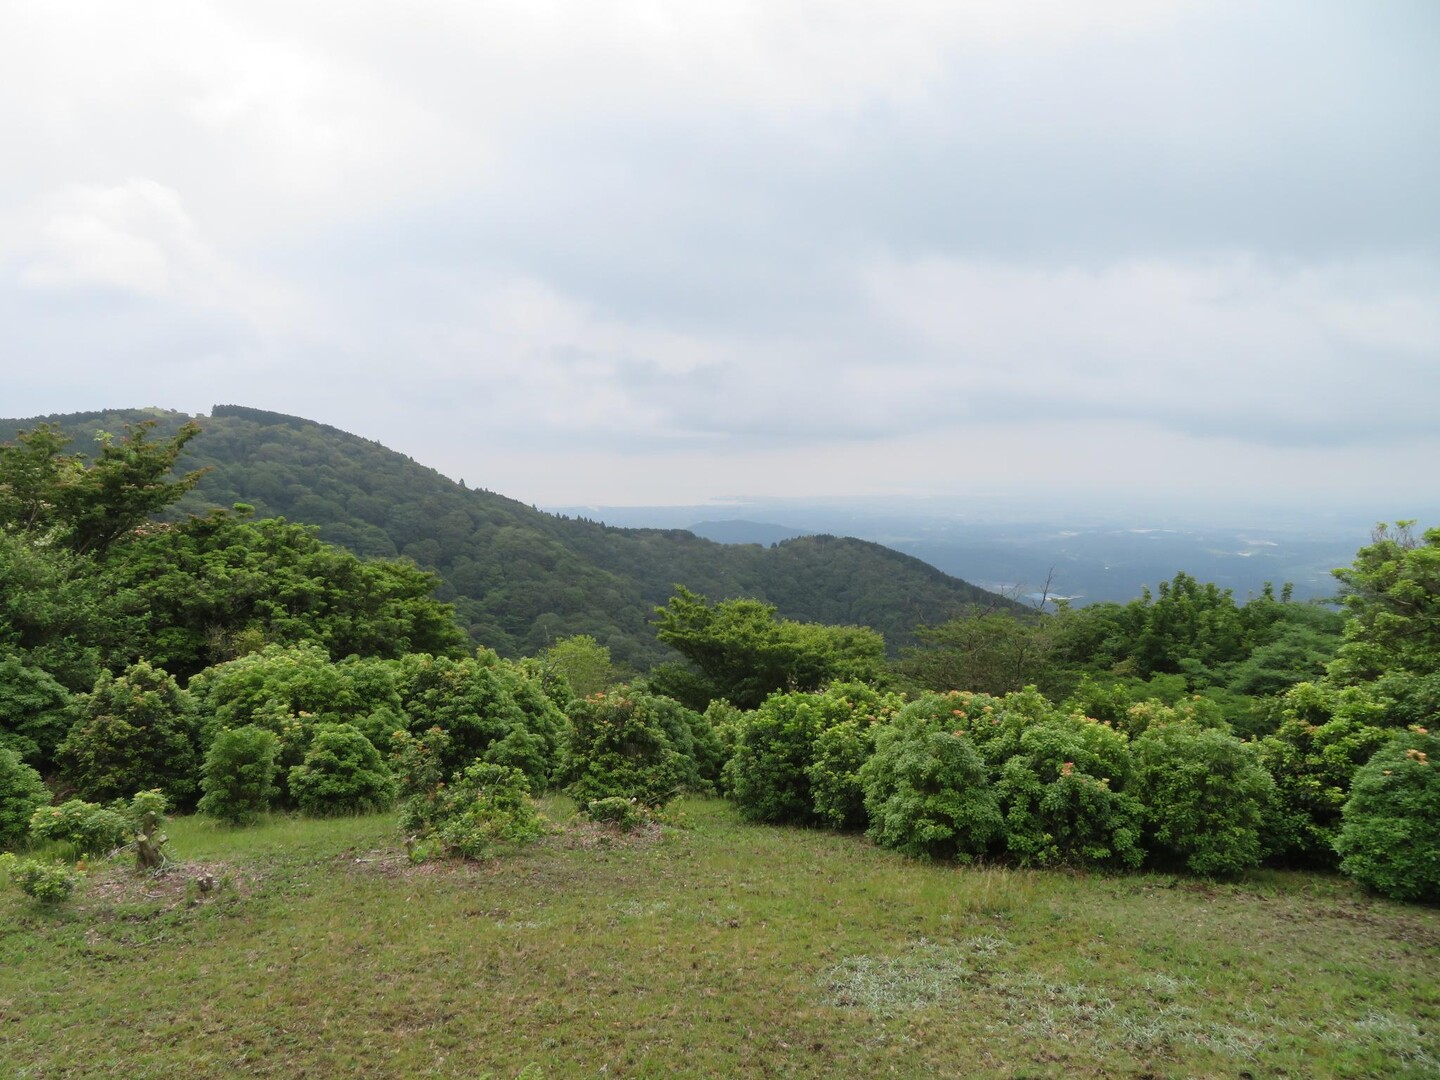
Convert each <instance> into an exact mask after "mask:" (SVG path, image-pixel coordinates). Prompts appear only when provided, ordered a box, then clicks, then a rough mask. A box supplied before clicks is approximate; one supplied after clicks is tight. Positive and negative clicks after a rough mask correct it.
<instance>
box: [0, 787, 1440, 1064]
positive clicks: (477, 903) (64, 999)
mask: <svg viewBox="0 0 1440 1080" xmlns="http://www.w3.org/2000/svg"><path fill="white" fill-rule="evenodd" d="M549 809H550V811H551V812H552V815H553V816H555V817H557V818H563V817H565V816H566V815H567V810H566V804H564V803H561V802H556V803H551V804H549ZM678 810H679V814H680V815H682V816H683V817H684V818H685V819H686V822H687V827H684V828H667V829H665V830H664V832H663V834H662V833H657V834H655V835H651V836H645V837H640V838H635V839H614V838H611V837H610V836H609V835H608V834H604V833H601V832H599V831H597V830H595V829H594V828H593V827H589V826H581V825H578V824H577V823H574V822H570V823H568V824H567V826H566V828H565V831H563V832H561V833H559V834H557V835H555V836H553V837H551V838H549V839H547V840H545V841H544V842H543V843H542V844H541V845H539V846H537V847H535V848H532V849H529V850H527V851H525V852H522V853H520V854H517V855H514V856H511V857H508V858H506V859H504V860H502V861H498V862H493V863H487V864H484V865H437V864H428V865H424V866H418V867H416V866H411V865H410V864H409V863H408V862H407V861H406V860H405V859H404V856H403V852H402V851H401V850H400V849H399V847H398V845H397V840H398V836H397V833H396V831H395V828H394V825H393V822H392V820H391V819H389V818H388V817H371V818H359V819H345V820H339V821H329V822H314V821H298V820H290V819H285V818H275V819H273V820H271V821H270V822H269V823H268V824H266V825H263V826H260V827H258V828H255V829H250V830H245V831H231V830H224V829H219V828H216V827H214V826H212V825H210V824H209V823H207V822H204V821H202V820H199V819H188V820H180V821H176V822H174V823H173V825H172V828H171V829H170V833H171V836H172V838H173V845H172V846H173V848H174V849H175V852H176V854H177V855H179V856H180V857H181V858H183V859H185V860H186V861H187V863H188V864H189V866H188V868H187V870H186V871H185V872H183V873H179V874H175V875H172V876H170V877H167V878H164V879H161V880H159V881H153V882H152V881H139V882H137V881H135V880H134V879H133V878H131V877H130V875H129V872H128V870H124V869H121V868H119V867H107V866H104V865H101V866H98V867H95V868H93V872H92V874H91V875H90V880H89V881H88V882H87V884H86V885H85V886H83V889H84V891H83V893H78V894H77V897H76V899H75V900H74V901H72V902H71V903H70V904H69V905H67V906H65V907H62V908H61V909H59V910H58V911H46V910H41V909H38V908H36V907H34V906H32V905H31V904H30V903H29V902H28V901H27V900H25V899H24V898H23V897H22V896H20V894H19V893H18V892H16V891H14V890H11V889H5V890H4V891H3V892H0V1076H4V1077H7V1078H9V1077H17V1078H20V1077H46V1078H51V1077H80V1076H85V1077H90V1076H97V1077H98V1076H115V1077H126V1078H140V1077H171V1076H190V1077H197V1076H198V1077H209V1076H228V1075H251V1076H273V1077H330V1076H335V1077H348V1076H375V1077H380V1076H397V1077H400V1076H404V1077H411V1076H415V1077H421V1076H465V1077H474V1076H484V1075H486V1074H487V1073H489V1074H493V1075H494V1076H495V1077H497V1078H505V1080H508V1078H511V1077H515V1076H516V1075H518V1074H519V1073H520V1072H521V1071H522V1070H524V1069H525V1068H526V1067H527V1066H530V1065H534V1066H538V1068H536V1069H532V1070H531V1072H530V1073H529V1074H528V1075H530V1076H544V1077H551V1078H553V1077H572V1076H578V1077H600V1076H604V1077H621V1076H623V1077H684V1076H693V1077H750V1076H755V1077H765V1076H776V1077H779V1076H796V1077H868V1076H901V1077H924V1076H1001V1077H1004V1076H1014V1077H1022V1076H1023V1077H1042V1076H1055V1077H1060V1076H1096V1077H1098V1076H1126V1077H1146V1076H1148V1077H1177V1076H1216V1077H1220V1076H1224V1077H1237V1076H1241V1077H1243V1076H1250V1077H1270V1076H1290V1077H1316V1076H1354V1077H1362V1076H1373V1077H1417V1078H1418V1077H1434V1076H1436V1075H1440V1040H1437V1028H1440V1024H1437V1022H1440V911H1437V910H1434V909H1428V908H1418V907H1406V906H1403V905H1399V904H1394V903H1389V902H1383V901H1377V900H1372V899H1370V898H1367V897H1365V896H1364V895H1363V894H1361V893H1360V892H1359V891H1358V890H1357V889H1356V888H1355V887H1353V886H1352V885H1351V884H1349V883H1348V882H1345V881H1343V880H1341V879H1338V878H1331V877H1322V876H1314V875H1305V874H1298V873H1284V874H1282V873H1272V872H1266V873H1256V874H1253V875H1251V876H1250V877H1248V878H1246V879H1245V880H1244V881H1243V882H1241V883H1238V884H1227V885H1214V884H1207V883H1204V882H1199V881H1193V880H1187V879H1175V878H1169V877H1164V876H1156V875H1133V876H1118V877H1106V876H1100V875H1093V874H1090V875H1085V874H1081V875H1070V874H1063V873H1028V872H1018V871H1011V870H1003V869H958V868H952V867H946V866H926V865H920V864H916V863H913V862H908V861H906V860H904V859H902V858H900V857H898V856H895V855H893V854H890V853H887V852H884V851H881V850H879V849H876V848H874V847H872V846H871V845H869V844H868V843H867V842H865V841H864V840H863V839H859V838H855V837H843V836H837V835H834V834H831V833H825V832H810V831H803V830H792V829H773V828H761V827H756V826H749V825H744V824H742V823H740V822H739V821H738V820H737V819H736V818H735V816H734V814H733V812H732V811H731V810H730V809H729V808H728V807H727V806H726V805H725V804H724V803H721V802H718V801H690V802H687V803H682V804H680V805H679V808H678ZM207 868H208V869H209V870H211V871H212V872H214V873H215V874H217V875H218V876H219V877H220V878H222V879H224V880H225V882H226V884H225V885H224V886H223V887H222V888H221V889H220V890H219V891H218V892H216V893H213V894H211V896H209V897H201V896H200V895H199V894H198V892H197V890H196V889H195V888H194V886H193V885H189V884H187V882H188V879H189V878H190V877H193V876H194V875H195V874H196V873H197V872H199V871H201V870H203V869H207Z"/></svg>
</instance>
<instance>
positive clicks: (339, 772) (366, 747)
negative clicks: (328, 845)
mask: <svg viewBox="0 0 1440 1080" xmlns="http://www.w3.org/2000/svg"><path fill="white" fill-rule="evenodd" d="M289 779H290V791H291V793H292V794H293V795H294V797H295V801H296V803H298V804H299V806H300V809H301V810H303V811H304V812H305V813H307V814H312V815H314V816H316V817H333V816H335V815H338V814H364V813H370V812H372V811H375V810H383V809H385V808H386V807H388V806H389V805H390V804H391V803H392V802H393V801H394V799H395V782H394V779H393V778H392V777H391V775H390V769H389V767H388V766H387V765H386V764H385V760H384V759H383V758H382V757H381V756H380V752H379V751H378V750H376V749H375V746H374V744H372V743H371V742H370V740H369V739H367V738H366V737H365V736H364V735H362V734H361V733H360V732H359V731H357V730H356V729H355V728H353V727H351V726H350V725H349V724H321V725H319V726H318V727H317V728H316V731H315V738H314V739H312V740H311V742H310V749H309V751H308V752H307V753H306V754H305V760H304V761H303V762H302V763H301V764H299V765H296V766H295V767H294V768H292V769H291V770H290V777H289Z"/></svg>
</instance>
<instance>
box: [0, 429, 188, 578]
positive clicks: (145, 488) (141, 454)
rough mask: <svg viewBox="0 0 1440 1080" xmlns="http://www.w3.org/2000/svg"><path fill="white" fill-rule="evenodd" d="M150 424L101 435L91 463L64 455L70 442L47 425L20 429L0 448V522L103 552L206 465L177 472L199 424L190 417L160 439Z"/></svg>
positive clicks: (170, 501) (89, 551) (83, 549)
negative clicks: (39, 531) (175, 430)
mask: <svg viewBox="0 0 1440 1080" xmlns="http://www.w3.org/2000/svg"><path fill="white" fill-rule="evenodd" d="M154 428H155V421H153V420H145V421H142V422H141V423H139V424H134V425H130V426H128V427H127V429H126V431H125V434H124V435H122V436H120V437H119V438H116V437H115V436H113V435H110V434H108V433H105V432H101V433H99V434H98V435H97V437H96V438H97V441H98V443H99V445H100V453H99V454H98V456H96V457H95V458H94V459H93V460H87V459H86V458H85V457H84V455H81V454H67V453H65V450H66V448H67V447H68V446H69V444H70V442H71V439H70V437H69V436H68V435H66V434H65V433H64V432H63V431H61V430H60V429H59V428H58V427H56V426H54V425H52V424H40V425H39V426H37V427H36V428H35V429H34V430H32V431H24V432H21V433H20V434H19V436H18V437H17V439H16V441H15V442H14V443H13V444H6V445H5V446H0V525H8V526H10V527H11V528H19V529H23V530H26V531H38V530H53V531H54V532H55V533H56V535H58V537H59V538H60V540H61V541H62V542H63V543H64V544H65V545H66V546H68V547H69V548H70V549H71V550H72V551H74V552H76V553H77V554H95V555H104V554H105V552H106V551H107V550H108V549H109V547H110V546H111V545H112V544H114V543H115V541H117V540H119V539H120V538H121V537H123V536H126V535H128V534H129V533H131V532H133V531H134V530H135V529H136V528H137V527H138V526H140V525H142V524H143V523H145V522H146V521H148V520H149V519H150V518H151V517H152V516H153V515H155V514H157V513H159V512H160V511H161V510H164V509H165V508H166V507H167V506H170V505H172V504H173V503H175V502H176V501H178V500H179V499H180V498H181V497H182V496H183V495H184V494H185V493H186V492H187V491H189V490H190V489H191V488H193V487H194V486H195V485H196V484H197V483H199V481H200V477H201V475H202V473H203V470H198V469H197V470H195V471H193V472H188V473H185V474H184V475H182V476H178V477H177V476H175V475H174V470H175V462H176V460H177V459H178V458H179V456H180V451H181V450H183V449H184V447H185V444H186V443H188V442H189V441H190V440H191V439H193V438H194V437H195V436H196V435H198V434H200V426H199V425H198V424H196V423H195V422H194V421H191V422H189V423H187V424H185V425H183V426H182V427H181V428H180V430H179V431H177V432H176V433H175V434H174V435H173V436H171V437H170V438H168V439H165V440H161V441H158V442H157V441H155V440H154V439H153V438H152V434H153V431H154Z"/></svg>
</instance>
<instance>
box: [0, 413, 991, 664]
mask: <svg viewBox="0 0 1440 1080" xmlns="http://www.w3.org/2000/svg"><path fill="white" fill-rule="evenodd" d="M189 419H191V417H188V416H187V415H185V414H183V413H178V412H169V411H164V410H157V409H147V410H114V411H107V412H96V413H74V414H62V415H53V416H48V417H34V418H29V419H21V420H0V442H3V441H6V440H9V439H12V438H14V436H15V434H16V432H17V431H19V430H24V429H29V428H32V427H34V426H35V425H36V424H37V423H40V422H42V421H48V422H51V423H56V424H58V425H60V426H61V427H63V428H64V429H65V430H66V431H67V432H69V433H70V434H72V435H74V436H75V440H76V441H75V444H74V449H75V450H77V451H81V452H87V451H89V449H90V446H91V440H92V439H93V438H94V435H95V433H96V431H97V430H105V431H111V432H118V431H120V430H121V429H123V428H124V427H125V425H127V424H135V423H139V422H141V421H144V420H155V421H157V422H158V424H159V426H160V430H161V431H162V432H166V433H168V432H170V431H173V430H176V429H178V428H179V426H180V425H181V424H182V423H184V422H185V421H186V420H189ZM195 419H197V420H198V422H199V423H200V426H201V428H202V434H201V435H200V437H198V438H196V439H194V440H193V441H191V442H190V443H189V444H188V446H187V447H186V451H185V454H184V455H183V457H182V459H181V461H180V462H179V465H178V467H179V468H181V469H186V470H189V469H195V468H206V469H207V470H208V471H207V472H206V473H205V475H204V476H203V477H202V479H201V480H200V483H199V485H198V486H197V487H196V488H195V490H194V491H192V492H191V493H190V494H189V495H187V496H186V497H185V499H184V500H183V501H182V502H181V503H180V504H178V506H177V508H176V512H179V513H182V514H183V513H187V512H189V513H203V512H205V511H206V510H208V509H210V508H213V507H217V506H219V507H229V506H230V505H232V504H234V503H237V502H243V503H248V504H250V505H252V506H254V507H255V510H256V513H257V514H259V515H261V516H272V515H273V516H283V517H285V518H287V519H289V520H291V521H296V522H303V523H306V524H310V525H315V526H318V527H319V529H320V536H321V537H322V538H323V539H325V540H328V541H331V542H333V543H336V544H340V545H342V546H344V547H346V548H349V549H350V550H352V551H354V552H356V553H357V554H360V555H364V556H378V557H395V556H406V557H409V558H411V559H413V560H414V561H415V562H416V563H418V564H420V565H421V566H424V567H429V568H433V569H434V570H436V571H437V572H438V573H439V574H440V575H441V577H442V579H443V581H444V585H443V587H442V589H441V592H440V596H441V598H442V599H444V600H448V601H450V602H452V603H453V604H454V605H455V607H456V610H457V612H458V613H459V616H460V619H461V622H462V624H464V625H465V626H466V628H467V629H468V630H469V631H470V633H471V635H472V636H473V637H474V638H475V639H476V640H477V641H478V642H480V643H482V644H485V645H488V646H490V647H492V648H495V649H496V650H498V651H500V652H502V653H507V654H512V655H513V654H518V653H532V652H535V651H537V650H539V649H542V648H544V647H546V646H547V645H548V644H550V643H551V642H553V641H554V640H557V639H559V638H562V637H565V636H568V635H573V634H591V635H593V636H594V637H595V638H596V639H597V640H599V641H600V642H602V643H604V644H606V645H608V646H609V647H610V649H611V651H612V653H613V655H614V656H615V658H616V660H618V661H621V662H623V663H628V664H632V665H634V666H636V667H640V668H644V667H648V666H649V665H650V664H651V663H653V662H655V661H657V660H661V659H665V658H667V656H668V655H669V654H668V650H666V649H665V647H664V646H662V645H661V644H660V643H659V642H657V641H656V639H655V636H654V632H653V630H652V628H651V627H650V626H649V625H648V619H649V614H650V612H651V611H652V609H653V608H654V607H655V606H656V605H659V604H662V603H664V602H665V600H666V599H667V598H668V597H669V596H670V594H671V593H672V591H673V587H674V586H675V585H676V584H677V583H678V584H683V585H685V586H687V587H689V588H691V589H693V590H694V591H696V592H698V593H702V594H705V595H708V596H710V597H712V598H714V599H722V598H728V597H737V596H747V597H754V598H757V599H761V600H764V601H766V602H768V603H771V604H774V605H775V606H776V608H777V609H778V611H779V613H780V614H781V615H782V616H784V617H786V618H791V619H798V620H803V621H809V622H822V623H831V624H851V623H853V624H859V625H864V626H870V627H873V628H875V629H877V630H880V631H881V632H882V633H884V635H885V637H886V640H887V642H888V643H889V644H890V645H891V647H892V648H894V647H899V646H903V645H906V644H910V643H913V641H914V636H913V630H914V627H915V626H917V625H919V624H937V623H941V622H943V621H945V620H946V619H948V618H950V617H951V616H953V615H955V614H956V613H958V612H959V611H961V610H963V609H965V608H966V607H968V606H970V605H976V604H979V605H983V606H986V607H997V608H1013V607H1014V605H1011V604H1010V602H1009V601H1006V600H1003V599H1001V598H999V597H996V596H995V595H994V594H993V593H989V592H986V591H984V590H982V589H979V588H977V587H976V586H973V585H970V584H968V583H966V582H964V581H961V580H960V579H958V578H954V577H951V576H950V575H947V574H945V573H942V572H941V571H939V570H937V569H935V568H934V567H932V566H929V565H928V564H926V563H924V562H921V561H920V560H918V559H915V558H913V557H911V556H908V555H903V554H901V553H899V552H896V551H893V550H891V549H889V548H885V547H883V546H881V545H879V544H874V543H871V542H868V541H862V540H855V539H849V538H837V537H833V536H813V537H801V538H797V539H794V540H789V541H786V542H784V543H781V544H778V545H775V546H773V547H770V548H764V547H760V546H758V545H739V546H737V545H723V544H718V543H714V542H712V541H709V540H704V539H701V538H700V537H697V536H695V535H694V534H693V533H690V532H687V531H684V530H678V529H622V528H614V527H610V526H606V525H603V524H601V523H598V522H593V521H588V520H585V519H578V518H565V517H560V516H556V515H553V514H547V513H543V512H541V511H539V510H536V509H535V508H533V507H530V506H527V505H525V504H523V503H521V502H518V501H516V500H514V499H510V498H506V497H504V496H502V495H498V494H495V493H493V492H489V491H484V490H477V489H471V488H467V487H465V486H463V484H460V483H455V482H454V481H451V480H449V479H448V478H446V477H444V476H442V475H440V474H439V473H438V472H436V471H435V470H433V469H430V468H427V467H425V466H423V465H421V464H419V463H418V462H416V461H414V460H413V459H411V458H408V457H406V456H405V455H403V454H399V453H397V452H395V451H392V450H389V449H387V448H385V447H384V446H381V445H380V444H379V443H377V442H374V441H371V440H367V439H363V438H360V437H357V436H354V435H351V434H349V433H347V432H344V431H341V430H339V429H338V428H334V427H330V426H328V425H323V424H318V423H315V422H313V421H309V420H305V419H303V418H300V417H293V416H286V415H283V414H279V413H272V412H266V411H263V410H259V409H250V408H246V407H242V406H235V405H220V406H216V407H215V409H214V410H213V411H212V413H211V415H210V416H209V417H208V418H207V417H197V418H195Z"/></svg>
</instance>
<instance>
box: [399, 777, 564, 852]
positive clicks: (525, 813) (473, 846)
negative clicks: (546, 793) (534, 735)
mask: <svg viewBox="0 0 1440 1080" xmlns="http://www.w3.org/2000/svg"><path fill="white" fill-rule="evenodd" d="M400 823H401V826H402V828H405V829H407V830H408V831H410V832H412V833H414V834H415V839H416V840H417V841H418V843H417V846H415V847H414V848H412V856H413V855H415V854H416V853H417V852H418V853H420V854H421V856H422V857H423V854H424V853H425V852H426V851H427V850H428V848H429V846H430V844H432V843H434V844H438V845H439V846H440V848H441V849H442V850H443V851H444V853H445V854H447V855H451V856H455V857H458V858H465V859H483V858H486V857H488V856H489V855H491V854H493V853H494V852H495V851H496V849H497V848H500V847H503V846H509V845H518V844H525V843H533V842H534V841H536V840H538V839H540V837H541V836H543V835H544V834H545V821H544V819H543V818H542V817H541V816H540V814H539V812H538V811H537V810H536V809H535V806H534V803H533V802H532V801H531V800H530V784H529V781H528V780H527V779H526V777H525V774H524V773H523V772H521V771H520V770H519V769H515V768H511V767H510V766H507V765H495V764H491V763H489V762H484V761H477V762H475V763H474V764H473V765H471V766H470V767H469V768H468V769H466V770H465V771H464V772H462V773H459V774H457V775H456V776H455V777H454V779H453V781H452V782H451V783H449V784H444V783H441V784H439V785H438V786H437V788H436V789H435V790H434V791H433V792H430V793H428V794H419V795H414V796H412V797H411V798H409V799H407V800H406V802H405V804H404V805H403V806H402V807H401V814H400Z"/></svg>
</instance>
